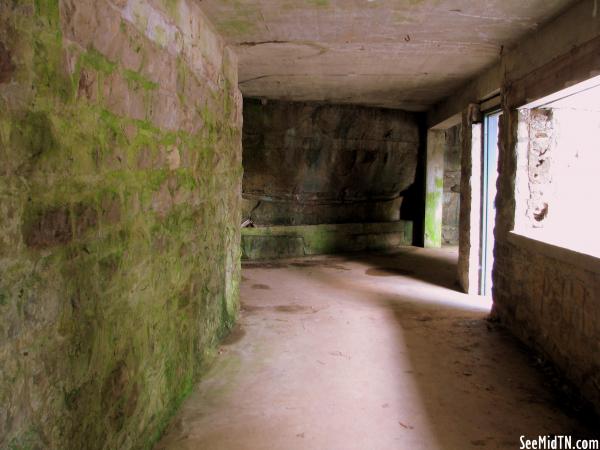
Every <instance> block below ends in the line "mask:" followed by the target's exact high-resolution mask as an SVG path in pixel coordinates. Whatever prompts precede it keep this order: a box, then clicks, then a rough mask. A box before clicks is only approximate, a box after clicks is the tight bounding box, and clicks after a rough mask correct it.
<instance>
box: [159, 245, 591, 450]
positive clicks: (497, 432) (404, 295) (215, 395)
mask: <svg viewBox="0 0 600 450" xmlns="http://www.w3.org/2000/svg"><path fill="white" fill-rule="evenodd" d="M455 273H456V251H455V249H448V248H445V249H440V250H428V249H418V248H412V247H409V248H403V249H399V250H397V251H395V252H393V253H388V254H368V255H367V254H361V255H344V256H320V257H309V258H298V259H291V260H278V261H260V262H248V263H245V264H244V269H243V283H242V293H241V301H242V309H241V313H240V318H239V322H238V326H237V328H235V329H234V331H233V332H232V334H231V335H230V336H229V337H228V338H227V339H226V340H225V342H223V344H222V347H221V348H220V350H219V356H218V358H217V360H216V362H215V364H214V365H213V366H212V368H211V369H210V370H209V372H208V373H207V374H206V376H204V377H203V379H202V381H201V382H200V383H199V384H198V386H197V388H196V389H195V391H194V392H193V394H192V395H191V396H190V398H189V399H188V400H187V401H186V402H185V403H184V404H183V406H182V408H181V410H180V411H179V413H178V414H177V415H176V416H175V418H174V419H173V421H172V423H171V424H170V426H169V427H168V429H167V431H166V434H165V435H164V437H163V439H162V440H161V441H160V442H159V443H158V444H157V446H156V450H165V449H169V450H175V449H178V450H179V449H194V450H204V449H207V450H208V449H227V450H236V449H257V450H258V449H261V450H262V449H286V450H289V449H329V450H333V449H335V450H337V449H343V450H345V449H411V450H416V449H457V450H459V449H468V448H477V449H482V448H485V449H496V448H506V449H517V448H519V445H520V443H519V437H520V436H521V435H525V436H526V437H528V438H535V437H536V436H537V435H540V434H542V435H545V434H576V435H583V434H588V433H587V432H586V430H585V429H584V428H583V427H582V426H581V425H579V422H578V421H577V420H576V419H575V418H572V417H569V416H568V415H567V414H566V413H565V412H563V411H562V410H561V408H560V407H559V406H558V405H559V403H557V402H556V397H555V394H554V392H553V390H552V389H551V388H550V386H549V385H548V380H547V379H546V376H545V375H544V373H543V372H542V371H541V370H539V369H538V367H537V366H536V365H535V363H534V361H533V358H532V357H531V356H530V355H529V354H528V353H527V352H526V351H524V349H523V348H522V347H521V346H520V345H519V344H518V342H517V341H516V340H515V339H513V338H512V337H511V336H510V335H509V334H508V333H507V332H506V331H504V330H503V329H502V328H501V327H500V326H498V325H495V324H493V323H490V322H489V321H487V320H486V318H487V316H488V315H489V311H490V306H491V305H490V302H489V300H486V299H484V298H481V297H469V296H467V295H464V294H461V293H459V292H458V291H457V288H456V285H455V282H454V280H455Z"/></svg>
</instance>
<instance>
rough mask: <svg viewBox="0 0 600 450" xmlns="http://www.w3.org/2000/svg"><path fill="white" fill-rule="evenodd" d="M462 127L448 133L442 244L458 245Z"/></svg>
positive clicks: (445, 158) (453, 128) (445, 152)
mask: <svg viewBox="0 0 600 450" xmlns="http://www.w3.org/2000/svg"><path fill="white" fill-rule="evenodd" d="M460 135H461V126H460V125H456V126H454V127H452V128H450V129H449V130H447V131H446V148H445V151H444V200H443V208H442V242H443V243H444V244H450V245H458V222H459V220H458V219H459V211H460V161H461V145H462V144H461V136H460Z"/></svg>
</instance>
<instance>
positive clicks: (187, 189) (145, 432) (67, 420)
mask: <svg viewBox="0 0 600 450" xmlns="http://www.w3.org/2000/svg"><path fill="white" fill-rule="evenodd" d="M0 175H1V176H0V274H1V275H0V405H1V406H0V448H3V449H4V448H6V449H61V450H63V449H137V448H150V446H151V444H152V442H153V441H154V440H155V439H156V438H157V436H158V435H159V434H160V432H161V430H162V428H163V426H164V424H165V421H166V420H167V419H168V418H169V416H170V414H171V412H172V411H173V410H174V408H176V407H177V406H178V404H179V403H180V401H181V400H182V398H183V397H185V395H186V394H187V393H188V392H189V390H190V389H191V387H192V385H193V383H194V380H196V379H197V377H198V375H199V373H200V372H201V370H202V367H203V364H205V363H206V362H207V361H208V360H209V359H210V355H211V352H212V348H213V347H214V346H215V344H216V342H217V340H218V338H219V337H220V336H221V335H223V334H224V333H226V330H227V329H228V328H229V327H230V326H231V324H232V322H233V321H234V319H235V316H236V312H237V310H238V282H239V277H240V267H239V259H240V258H239V256H240V233H239V221H240V219H241V176H242V168H241V95H240V93H239V91H238V89H237V62H236V59H235V56H234V55H233V54H232V53H231V52H230V51H229V50H228V49H227V48H226V47H225V46H224V44H223V42H222V41H221V40H220V38H219V37H218V36H217V35H216V34H215V33H214V32H213V31H212V28H211V26H210V24H209V23H208V22H207V21H206V20H205V18H204V16H203V15H202V13H201V12H200V10H199V7H198V6H197V3H196V2H193V1H187V0H162V1H161V0H145V1H142V0H60V1H59V0H18V1H17V0H14V1H13V0H9V1H2V2H0Z"/></svg>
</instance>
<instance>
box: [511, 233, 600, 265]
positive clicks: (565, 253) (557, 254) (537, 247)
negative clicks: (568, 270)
mask: <svg viewBox="0 0 600 450" xmlns="http://www.w3.org/2000/svg"><path fill="white" fill-rule="evenodd" d="M507 239H508V242H510V243H511V244H512V245H515V246H517V247H520V248H523V249H525V250H528V251H530V252H534V253H540V254H542V255H544V256H547V257H549V258H553V259H557V260H559V261H563V262H565V263H568V264H571V265H573V266H577V267H580V268H582V269H584V270H587V271H590V272H594V273H599V274H600V258H598V257H596V256H593V255H588V254H586V253H581V252H578V251H576V250H572V249H569V248H565V247H561V246H558V245H554V244H550V243H548V242H545V241H541V240H539V239H536V237H535V236H526V235H523V234H519V233H517V232H515V231H511V232H509V233H508V235H507Z"/></svg>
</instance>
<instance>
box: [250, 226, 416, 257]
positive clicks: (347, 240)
mask: <svg viewBox="0 0 600 450" xmlns="http://www.w3.org/2000/svg"><path fill="white" fill-rule="evenodd" d="M412 231H413V226H412V222H406V221H398V222H383V223H345V224H327V225H301V226H273V227H257V228H244V229H242V258H244V259H266V258H291V257H294V256H306V255H320V254H330V253H341V252H359V251H366V250H383V249H391V248H396V247H398V246H401V245H411V244H412V242H413V233H412Z"/></svg>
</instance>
